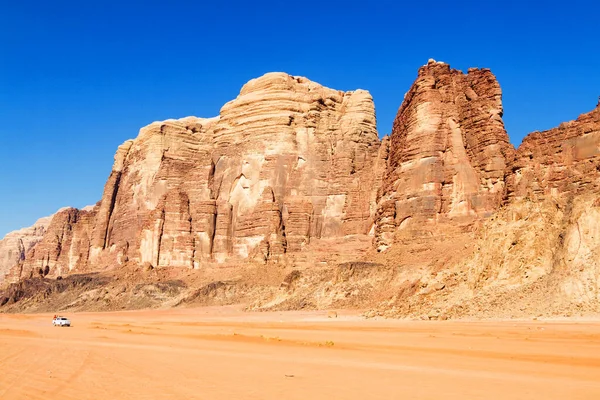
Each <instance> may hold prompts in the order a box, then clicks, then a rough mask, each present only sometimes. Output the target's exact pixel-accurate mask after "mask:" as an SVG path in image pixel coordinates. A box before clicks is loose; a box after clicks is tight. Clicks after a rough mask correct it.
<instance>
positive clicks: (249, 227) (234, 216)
mask: <svg viewBox="0 0 600 400" xmlns="http://www.w3.org/2000/svg"><path fill="white" fill-rule="evenodd" d="M380 156H381V152H380V141H379V139H378V136H377V130H376V120H375V108H374V105H373V99H372V97H371V96H370V94H369V93H368V92H366V91H363V90H357V91H353V92H341V91H337V90H333V89H328V88H325V87H323V86H321V85H319V84H317V83H314V82H312V81H310V80H308V79H306V78H302V77H293V76H290V75H287V74H284V73H270V74H267V75H265V76H262V77H260V78H258V79H254V80H252V81H250V82H248V83H247V84H246V85H244V87H243V88H242V90H241V92H240V94H239V96H238V97H237V98H236V99H235V100H233V101H231V102H229V103H227V104H225V105H224V106H223V108H222V109H221V112H220V115H219V116H218V117H215V118H208V119H203V118H195V117H189V118H183V119H179V120H167V121H163V122H155V123H153V124H150V125H149V126H146V127H144V128H142V129H141V130H140V133H139V136H138V137H137V138H136V139H135V140H129V141H126V142H125V143H123V144H122V145H121V146H119V148H118V150H117V152H116V154H115V161H114V165H113V168H112V172H111V174H110V176H109V178H108V180H107V183H106V185H105V189H104V193H103V196H102V199H101V201H100V202H99V203H98V205H97V206H96V207H95V208H94V209H93V210H90V211H88V212H80V211H78V210H74V209H69V210H66V211H63V212H61V213H59V214H58V215H57V216H56V217H55V218H54V220H53V221H52V224H51V226H50V227H49V230H48V234H47V235H45V236H44V238H43V240H42V241H41V242H40V243H39V244H38V246H36V247H35V248H34V249H32V250H31V255H30V257H28V262H27V263H24V264H23V263H21V264H20V265H19V266H18V268H14V269H13V272H12V275H11V276H12V280H16V279H18V278H22V277H26V276H30V275H32V274H33V275H35V274H36V273H39V272H40V270H41V273H42V274H44V273H48V274H50V276H57V275H60V274H63V273H65V272H68V271H72V270H84V269H90V268H92V269H103V268H106V267H114V266H117V265H122V264H124V263H127V262H130V261H131V262H137V263H140V264H144V263H149V264H151V265H153V266H174V267H189V268H200V267H201V266H202V265H204V264H206V263H235V262H238V261H242V260H252V261H258V262H261V263H262V262H277V261H282V260H283V261H285V260H292V261H293V260H294V255H295V254H299V253H302V252H303V250H305V249H306V248H308V247H309V246H311V245H314V242H319V241H325V242H327V241H332V242H331V243H334V242H336V241H337V242H339V243H343V242H348V241H352V240H355V239H356V238H359V239H360V238H363V239H360V240H358V242H360V243H361V244H360V245H361V246H364V245H365V244H366V246H368V242H369V241H368V240H364V238H366V237H368V236H367V235H368V233H369V231H371V230H372V227H373V223H374V220H373V216H374V211H375V208H374V207H373V205H372V204H371V203H372V200H373V199H374V198H375V197H376V193H377V190H378V186H377V185H378V184H379V183H380V182H381V179H380V178H379V177H376V176H375V175H374V174H373V170H374V168H375V169H377V168H379V170H380V171H381V170H382V165H384V164H385V160H383V161H382V160H379V159H378V157H380ZM382 163H383V164H382ZM323 253H324V254H325V255H326V253H328V252H327V251H326V252H323ZM349 256H351V255H349ZM300 258H302V257H300ZM46 271H47V272H46Z"/></svg>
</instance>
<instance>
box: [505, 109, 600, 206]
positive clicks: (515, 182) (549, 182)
mask: <svg viewBox="0 0 600 400" xmlns="http://www.w3.org/2000/svg"><path fill="white" fill-rule="evenodd" d="M507 175H508V176H509V179H508V183H509V185H508V197H509V198H510V199H511V200H512V199H518V198H523V197H527V198H529V199H531V200H542V199H544V198H548V197H557V196H564V195H567V196H574V195H577V194H580V193H584V192H586V191H594V190H597V189H598V187H599V179H600V103H599V104H598V106H596V108H595V109H594V110H593V111H591V112H588V113H585V114H582V115H580V116H579V118H577V119H576V120H575V121H569V122H564V123H562V124H560V125H559V126H558V127H556V128H553V129H549V130H547V131H543V132H533V133H530V134H529V135H527V136H526V137H525V139H523V143H522V144H521V145H520V146H519V148H518V150H517V153H516V156H515V159H514V161H513V162H511V163H510V170H509V171H508V174H507Z"/></svg>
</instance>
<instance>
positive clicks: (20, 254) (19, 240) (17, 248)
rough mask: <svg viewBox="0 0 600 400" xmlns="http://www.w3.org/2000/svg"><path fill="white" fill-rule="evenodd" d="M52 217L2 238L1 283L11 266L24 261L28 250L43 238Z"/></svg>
mask: <svg viewBox="0 0 600 400" xmlns="http://www.w3.org/2000/svg"><path fill="white" fill-rule="evenodd" d="M52 217H53V216H52V215H51V216H48V217H44V218H40V219H38V220H37V221H36V222H35V224H33V225H32V226H30V227H28V228H23V229H19V230H17V231H13V232H10V233H8V234H6V236H5V237H4V238H3V239H2V240H0V284H2V282H3V281H4V277H5V276H6V275H7V274H8V273H9V272H10V270H11V268H12V267H14V266H15V265H17V264H18V263H22V262H23V261H24V260H25V256H26V254H27V252H28V251H29V250H30V249H31V248H33V247H34V246H35V245H36V244H37V243H38V242H39V241H40V240H42V239H43V237H44V235H45V233H46V229H47V227H48V225H49V224H50V222H51V221H52Z"/></svg>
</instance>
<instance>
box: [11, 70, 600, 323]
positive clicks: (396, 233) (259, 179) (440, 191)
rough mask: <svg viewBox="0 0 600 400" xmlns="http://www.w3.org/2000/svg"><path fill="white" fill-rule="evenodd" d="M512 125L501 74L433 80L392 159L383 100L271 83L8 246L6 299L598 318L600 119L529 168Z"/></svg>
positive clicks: (118, 165)
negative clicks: (379, 108)
mask: <svg viewBox="0 0 600 400" xmlns="http://www.w3.org/2000/svg"><path fill="white" fill-rule="evenodd" d="M502 115H503V107H502V92H501V89H500V85H499V84H498V81H497V80H496V78H495V76H494V75H493V74H492V73H491V71H490V70H488V69H476V68H471V69H469V70H468V71H467V73H463V72H461V71H458V70H455V69H452V68H450V66H449V65H447V64H445V63H441V62H436V61H434V60H430V61H429V62H428V63H427V65H424V66H422V67H421V68H420V69H419V71H418V76H417V79H416V81H415V82H414V84H413V85H412V87H411V88H410V89H409V91H408V92H407V93H406V94H405V96H404V100H403V102H402V104H401V106H400V108H399V111H398V114H397V116H396V119H395V121H394V124H393V129H392V133H391V135H390V136H389V137H384V138H383V139H382V140H381V141H380V140H379V139H378V135H377V131H376V128H375V109H374V105H373V99H372V98H371V96H370V95H369V93H368V92H366V91H363V90H356V91H353V92H340V91H336V90H333V89H328V88H325V87H323V86H320V85H318V84H317V83H314V82H311V81H309V80H308V79H306V78H301V77H292V76H289V75H287V74H283V73H271V74H267V75H265V76H262V77H260V78H258V79H254V80H252V81H250V82H248V83H247V84H246V85H244V87H243V88H242V90H241V92H240V94H239V96H238V97H237V98H236V99H234V100H232V101H231V102H229V103H227V104H225V105H224V106H223V108H222V109H221V112H220V115H219V116H218V117H215V118H208V119H203V118H195V117H188V118H184V119H180V120H167V121H163V122H155V123H153V124H151V125H149V126H147V127H144V128H142V129H141V130H140V133H139V135H138V137H137V138H136V139H134V140H129V141H126V142H125V143H124V144H123V145H121V146H120V147H119V148H118V150H117V152H116V155H115V162H114V165H113V169H112V172H111V174H110V176H109V178H108V181H107V183H106V186H105V190H104V194H103V196H102V199H101V200H100V202H99V203H98V204H97V205H96V206H94V207H92V208H91V209H87V210H76V209H65V210H62V211H60V212H59V213H57V214H56V215H55V216H54V218H53V219H52V222H51V223H50V224H47V225H46V226H45V228H44V231H43V232H42V231H39V235H38V236H36V240H35V243H34V242H31V243H33V244H31V245H30V246H29V247H30V248H29V249H25V251H23V249H21V248H20V247H18V246H17V244H16V243H18V240H17V241H15V240H14V239H11V240H10V241H6V239H5V242H0V246H3V247H0V248H3V249H4V250H3V251H2V252H0V255H1V256H2V257H4V258H1V260H3V261H2V264H0V271H2V270H3V271H5V272H4V274H5V275H7V278H6V279H5V283H7V282H16V281H19V280H20V281H21V283H20V284H19V285H20V286H15V287H13V288H12V289H11V291H10V292H9V294H8V295H5V297H4V300H2V302H3V303H8V304H13V303H16V302H17V301H18V298H20V297H22V296H24V293H30V294H32V295H33V294H35V293H37V292H39V290H41V289H40V288H42V287H45V289H43V290H44V293H46V294H44V296H45V297H44V299H46V297H47V296H50V295H52V293H54V291H58V292H60V293H62V292H63V291H65V290H70V289H68V287H70V286H68V284H66V283H65V284H58V283H57V284H55V285H54V286H48V285H49V284H50V283H48V282H50V281H52V280H47V279H46V280H42V283H40V282H37V281H36V282H37V283H35V284H34V285H33V286H31V288H30V289H31V290H28V289H27V287H26V286H27V284H26V280H27V279H28V278H34V277H37V276H40V275H41V276H46V277H50V278H53V277H58V276H61V277H62V276H66V275H69V274H73V273H75V272H77V273H87V272H98V271H107V273H108V272H110V274H112V275H103V276H104V278H102V279H108V281H110V279H114V282H117V281H118V282H122V280H123V279H125V280H126V281H127V279H129V280H131V279H134V280H135V279H138V278H136V277H141V278H139V279H142V280H143V282H144V283H143V285H142V284H141V283H140V284H138V285H134V286H131V287H129V286H127V285H125V286H121V284H119V285H117V284H114V285H113V286H110V285H109V286H110V288H108V289H106V291H105V292H102V293H104V294H98V293H100V292H98V290H99V289H98V288H97V287H98V286H102V287H104V286H106V283H105V282H108V281H104V280H102V281H99V280H97V279H96V278H89V279H91V281H93V282H95V283H94V284H93V285H94V289H93V290H92V289H90V290H92V291H91V292H89V293H88V292H86V291H85V290H86V289H85V288H84V287H83V286H81V282H87V280H86V279H87V278H86V279H83V278H82V279H83V280H81V279H75V278H74V279H72V282H71V283H69V284H71V285H75V287H77V291H78V292H77V293H78V295H77V297H76V299H79V300H73V299H71V300H70V301H71V303H68V302H66V299H67V297H64V296H63V295H62V294H60V296H62V297H61V299H63V300H61V301H63V302H64V307H67V308H68V307H74V304H77V307H83V309H86V307H88V306H87V305H86V304H87V303H85V301H83V300H81V299H80V297H79V295H81V296H84V297H82V298H86V299H87V298H89V299H92V300H93V304H94V306H93V307H92V309H103V308H102V307H104V306H102V304H112V306H110V307H117V308H118V307H121V308H122V307H125V308H127V307H133V306H132V304H136V307H138V306H139V307H141V306H144V304H145V306H155V305H157V304H184V303H187V302H188V301H200V302H201V303H202V304H208V303H207V301H208V302H209V303H210V304H228V302H232V301H243V302H246V303H248V304H250V305H249V308H251V309H256V308H258V309H295V308H306V307H309V308H310V307H312V308H328V307H373V310H372V311H371V312H370V313H368V315H385V316H411V317H425V318H446V317H447V318H451V317H461V316H477V317H489V316H505V317H519V316H531V315H533V314H535V315H557V314H558V315H576V314H577V313H583V312H598V311H600V232H599V231H598V228H597V225H598V224H597V222H598V221H599V220H600V196H599V194H600V193H599V191H598V189H599V186H598V183H599V178H600V176H599V174H600V104H599V105H598V106H597V107H596V109H595V110H593V111H591V112H589V113H586V114H582V115H581V116H580V117H579V118H578V119H577V120H574V121H570V122H566V123H563V124H561V125H560V126H559V127H557V128H555V129H551V130H548V131H545V132H534V133H532V134H530V135H528V136H527V137H526V138H525V139H524V140H523V143H522V144H521V146H519V148H518V149H516V150H515V149H514V148H513V146H512V145H511V144H510V142H509V139H508V135H507V133H506V130H505V128H504V124H503V121H502ZM13 237H15V236H13ZM9 250H10V255H8V254H9V253H8V251H9ZM15 255H17V256H15ZM9 264H14V265H10V266H8V265H9ZM156 267H162V268H158V269H156ZM168 267H171V269H169V268H168ZM223 267H232V268H223ZM153 269H154V270H155V271H162V272H160V273H158V272H157V273H154V275H148V271H152V270H153ZM6 271H9V272H8V273H7V272H6ZM119 271H123V272H122V273H121V275H123V276H121V275H119V274H120V272H119ZM136 271H137V272H136ZM140 271H141V272H140ZM143 271H146V272H143ZM168 271H175V272H168ZM181 271H197V272H196V275H194V277H193V278H190V277H189V276H188V275H182V274H184V273H183V272H181ZM140 274H141V275H140ZM1 276H2V274H1V273H0V277H1ZM152 276H154V278H152ZM173 276H183V278H181V279H182V280H181V282H183V283H181V282H180V281H173V280H172V277H173ZM124 277H129V278H124ZM0 279H1V278H0ZM24 279H25V280H24ZM153 279H154V280H156V279H158V280H159V281H160V282H163V281H161V279H162V280H164V283H160V282H154V281H153ZM91 281H90V282H91ZM43 282H46V283H43ZM102 282H104V283H102ZM23 285H25V286H23ZM44 285H46V286H44ZM111 285H112V284H111ZM140 285H142V286H140ZM161 285H162V286H161ZM182 285H183V286H182ZM186 285H188V286H186ZM198 285H201V286H202V285H204V286H202V287H201V288H200V289H198V287H197V286H198ZM84 286H85V285H84ZM186 287H187V289H186ZM33 288H35V290H34V289H33ZM143 288H145V289H143ZM80 292H81V293H80ZM10 293H12V294H10ZM85 293H88V294H85ZM90 293H94V294H93V295H92V294H90ZM123 293H125V294H126V295H123ZM102 296H105V297H102ZM140 296H142V298H143V297H144V296H152V300H151V301H150V302H147V303H144V302H140ZM165 296H166V297H165ZM169 296H171V297H169ZM0 297H1V296H0ZM119 298H120V299H124V298H127V299H129V300H127V302H123V301H124V300H119V301H120V302H119V301H117V300H115V299H119ZM167 298H168V300H166V299H167ZM201 298H203V299H204V300H199V299H201ZM102 299H103V301H104V303H103V302H100V300H102ZM207 299H210V301H209V300H207ZM92 300H90V301H92ZM31 301H33V300H31ZM44 301H45V300H44ZM82 301H83V302H82ZM165 302H167V303H165ZM27 304H37V303H35V301H33V303H27ZM61 304H63V303H61ZM30 306H31V307H37V306H34V305H28V306H27V307H30ZM106 307H108V306H106ZM110 307H109V308H110Z"/></svg>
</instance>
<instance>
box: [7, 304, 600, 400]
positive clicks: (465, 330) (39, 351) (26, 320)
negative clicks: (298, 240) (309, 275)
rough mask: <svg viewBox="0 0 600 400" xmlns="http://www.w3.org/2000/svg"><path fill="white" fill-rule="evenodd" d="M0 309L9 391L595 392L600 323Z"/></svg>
mask: <svg viewBox="0 0 600 400" xmlns="http://www.w3.org/2000/svg"><path fill="white" fill-rule="evenodd" d="M66 316H68V317H70V318H71V321H72V324H73V326H72V327H71V328H58V327H53V326H52V324H51V319H52V315H46V314H43V315H42V314H34V315H6V314H3V315H0V399H3V400H10V399H45V400H49V399H59V398H60V399H78V400H82V399H303V400H305V399H307V398H309V399H311V400H315V399H440V398H444V399H572V400H574V399H598V398H600V323H599V322H593V321H592V322H590V321H484V322H482V321H478V322H477V321H473V322H469V321H461V322H455V321H398V320H364V319H362V318H361V317H359V316H358V315H355V314H344V313H340V315H339V317H338V318H327V313H326V312H281V313H275V312H272V313H242V312H240V311H239V310H238V309H236V308H235V307H219V308H216V307H215V308H211V307H205V308H196V309H175V310H151V311H127V312H116V313H74V314H67V315H66Z"/></svg>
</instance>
